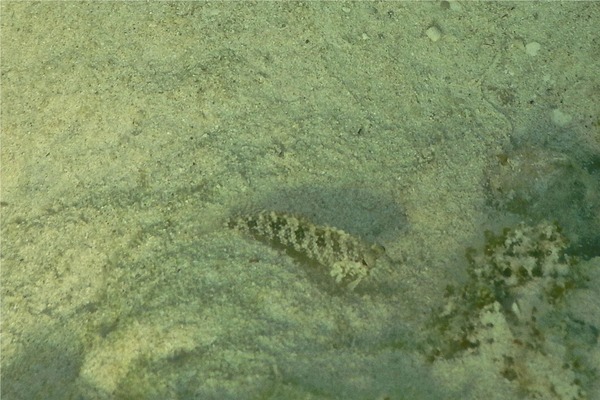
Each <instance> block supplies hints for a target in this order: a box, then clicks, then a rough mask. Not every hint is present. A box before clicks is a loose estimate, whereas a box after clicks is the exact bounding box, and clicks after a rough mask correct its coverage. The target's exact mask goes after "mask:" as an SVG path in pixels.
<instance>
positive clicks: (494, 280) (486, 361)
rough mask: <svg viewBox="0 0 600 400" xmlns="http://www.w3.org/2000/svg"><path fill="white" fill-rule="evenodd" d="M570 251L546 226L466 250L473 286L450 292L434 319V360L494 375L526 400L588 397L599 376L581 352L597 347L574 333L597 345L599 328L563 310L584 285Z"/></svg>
mask: <svg viewBox="0 0 600 400" xmlns="http://www.w3.org/2000/svg"><path fill="white" fill-rule="evenodd" d="M567 247H568V241H567V239H566V238H565V236H564V235H563V234H562V233H561V231H560V228H559V227H558V226H557V225H556V224H551V223H548V222H542V223H540V224H538V225H536V226H527V225H519V226H517V227H514V228H508V229H505V230H504V231H503V232H502V233H501V234H499V235H495V234H493V233H490V232H488V233H486V243H485V245H484V248H483V249H482V250H473V249H469V250H468V251H467V259H468V261H469V264H468V267H467V271H468V275H469V278H468V280H467V281H466V283H465V284H464V285H463V286H460V287H448V288H447V293H446V301H447V302H446V304H445V306H444V307H442V308H441V309H440V310H439V311H438V312H437V313H435V315H434V317H433V318H432V320H431V323H430V328H431V340H430V342H429V344H428V345H429V347H428V351H429V356H430V359H431V360H432V361H433V362H434V363H439V365H442V366H443V365H446V364H447V363H448V362H449V360H460V361H459V362H460V363H461V365H471V366H474V365H477V366H478V367H477V368H487V369H491V370H493V371H495V373H496V374H498V375H500V376H501V377H503V378H504V379H506V380H508V381H509V382H510V383H511V384H512V385H513V386H514V387H515V390H517V391H518V392H521V393H526V394H527V395H528V398H529V397H531V398H545V399H583V398H586V390H585V386H586V382H592V381H593V379H594V378H593V376H594V373H593V372H592V371H593V367H592V366H591V365H592V364H593V363H592V362H591V360H590V359H586V356H585V352H582V351H581V348H582V346H584V347H585V346H588V347H590V348H592V347H593V346H594V341H593V340H591V341H590V340H587V342H581V340H580V337H583V336H578V335H573V334H572V333H571V330H570V328H569V327H572V326H574V325H577V328H578V329H583V330H585V331H586V332H587V333H588V335H587V336H588V337H595V338H596V340H597V336H598V330H597V329H596V327H594V326H591V325H586V324H585V323H580V322H579V321H578V320H577V319H576V318H575V317H574V316H573V315H571V314H570V313H569V311H568V309H567V307H565V305H564V304H565V302H564V301H563V300H564V299H565V298H566V297H567V296H569V295H570V294H571V293H572V292H573V291H575V290H577V289H578V288H581V287H583V286H584V284H585V277H584V274H583V273H582V272H581V271H580V268H579V263H578V262H577V260H576V259H575V258H573V257H570V256H569V255H568V254H566V253H565V249H567ZM575 348H577V349H578V350H577V351H574V349H575Z"/></svg>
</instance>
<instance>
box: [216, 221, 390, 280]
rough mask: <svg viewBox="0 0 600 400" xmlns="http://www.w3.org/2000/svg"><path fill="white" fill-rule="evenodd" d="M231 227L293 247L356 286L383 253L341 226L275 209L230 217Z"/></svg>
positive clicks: (334, 274)
mask: <svg viewBox="0 0 600 400" xmlns="http://www.w3.org/2000/svg"><path fill="white" fill-rule="evenodd" d="M227 225H228V227H230V228H232V229H236V230H238V231H240V232H243V233H247V234H249V235H251V236H253V237H255V238H256V239H259V240H261V241H267V242H270V243H274V244H276V245H281V246H283V247H285V248H287V249H290V250H294V251H296V252H298V253H299V254H301V255H304V256H306V257H307V258H309V259H311V260H314V261H316V262H318V263H319V264H321V265H322V266H324V267H326V268H329V274H330V275H331V276H332V277H333V278H334V279H335V281H336V282H337V283H343V284H347V286H348V288H349V289H350V290H352V289H354V288H355V287H356V285H358V284H359V283H360V281H361V280H362V279H364V278H365V277H366V276H368V275H369V274H370V273H371V271H372V269H373V268H374V267H375V264H376V261H377V259H378V258H380V257H381V256H382V255H383V254H384V248H383V247H382V246H380V245H377V244H375V245H369V244H367V243H364V242H363V241H362V240H360V239H358V238H357V237H355V236H352V235H350V234H349V233H347V232H344V231H342V230H340V229H336V228H333V227H330V226H326V225H316V224H314V223H312V222H311V221H309V220H307V219H306V218H303V217H300V216H297V215H289V214H284V213H280V212H275V211H263V212H260V213H257V214H253V215H244V216H238V217H234V218H231V219H230V220H229V221H228V223H227Z"/></svg>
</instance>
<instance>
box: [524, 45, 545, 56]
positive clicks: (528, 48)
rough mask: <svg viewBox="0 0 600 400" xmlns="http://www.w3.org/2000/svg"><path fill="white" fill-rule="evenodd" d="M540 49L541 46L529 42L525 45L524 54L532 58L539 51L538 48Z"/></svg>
mask: <svg viewBox="0 0 600 400" xmlns="http://www.w3.org/2000/svg"><path fill="white" fill-rule="evenodd" d="M541 47H542V45H541V44H539V43H538V42H529V43H527V44H526V45H525V52H526V53H527V54H528V55H530V56H532V57H535V56H537V53H538V51H540V48H541Z"/></svg>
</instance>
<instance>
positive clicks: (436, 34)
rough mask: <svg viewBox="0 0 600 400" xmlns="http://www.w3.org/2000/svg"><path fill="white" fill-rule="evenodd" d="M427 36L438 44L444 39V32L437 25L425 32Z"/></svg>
mask: <svg viewBox="0 0 600 400" xmlns="http://www.w3.org/2000/svg"><path fill="white" fill-rule="evenodd" d="M425 34H426V35H427V37H428V38H429V40H431V41H432V42H437V41H438V40H440V39H441V38H442V31H440V29H439V28H438V27H437V26H435V25H432V26H430V27H429V29H427V30H426V31H425Z"/></svg>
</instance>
